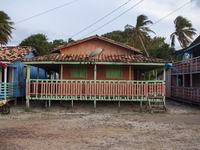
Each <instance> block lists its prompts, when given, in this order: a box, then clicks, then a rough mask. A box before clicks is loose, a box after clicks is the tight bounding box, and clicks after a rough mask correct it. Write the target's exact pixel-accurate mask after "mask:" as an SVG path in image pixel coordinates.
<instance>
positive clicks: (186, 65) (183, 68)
mask: <svg viewBox="0 0 200 150" xmlns="http://www.w3.org/2000/svg"><path fill="white" fill-rule="evenodd" d="M173 67H174V68H176V69H177V70H178V71H179V72H180V73H184V72H199V71H200V57H195V58H191V59H188V60H183V61H177V62H174V63H173ZM173 73H177V71H176V70H174V69H172V74H173Z"/></svg>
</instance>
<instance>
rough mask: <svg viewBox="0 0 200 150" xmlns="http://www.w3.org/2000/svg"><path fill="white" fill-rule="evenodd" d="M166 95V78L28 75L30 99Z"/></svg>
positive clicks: (141, 98) (119, 98)
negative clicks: (100, 78) (66, 77)
mask: <svg viewBox="0 0 200 150" xmlns="http://www.w3.org/2000/svg"><path fill="white" fill-rule="evenodd" d="M164 95H165V83H164V81H163V80H152V81H151V80H150V81H129V80H128V81H123V80H116V81H115V80H106V81H105V80H59V79H57V80H50V79H45V80H42V79H29V80H27V82H26V98H27V99H30V100H92V101H94V100H96V101H147V99H148V96H163V97H164Z"/></svg>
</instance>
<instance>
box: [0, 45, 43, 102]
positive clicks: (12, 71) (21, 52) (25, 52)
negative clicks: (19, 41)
mask: <svg viewBox="0 0 200 150" xmlns="http://www.w3.org/2000/svg"><path fill="white" fill-rule="evenodd" d="M35 56H39V55H38V53H37V52H36V50H35V49H34V48H33V47H30V46H16V47H0V62H1V65H0V86H1V89H0V99H8V98H17V97H18V98H19V97H20V98H23V97H25V95H26V93H25V89H26V72H27V65H24V64H22V63H21V59H25V58H32V57H35ZM30 70H31V73H30V74H31V75H30V77H31V78H33V79H37V78H41V79H44V78H45V77H46V76H45V71H44V70H43V69H40V70H39V74H37V70H38V69H37V68H36V67H32V66H31V68H30ZM16 102H17V100H16V101H15V105H16Z"/></svg>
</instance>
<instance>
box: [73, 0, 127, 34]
mask: <svg viewBox="0 0 200 150" xmlns="http://www.w3.org/2000/svg"><path fill="white" fill-rule="evenodd" d="M130 1H131V0H128V1H127V2H126V3H124V4H123V5H121V6H120V7H118V8H116V9H115V10H113V11H111V12H110V13H109V14H107V15H105V16H104V17H102V18H101V19H99V20H97V21H96V22H94V23H93V24H91V25H89V26H88V27H86V28H84V29H83V30H81V31H79V32H78V33H76V34H74V35H72V36H71V38H72V37H74V36H76V35H78V34H80V33H81V32H83V31H85V30H87V29H88V28H90V27H92V26H93V25H95V24H97V23H98V22H100V21H101V20H103V19H104V18H106V17H108V16H109V15H111V14H112V13H114V12H115V11H117V10H118V9H120V8H122V7H123V6H124V5H126V4H128V3H129V2H130Z"/></svg>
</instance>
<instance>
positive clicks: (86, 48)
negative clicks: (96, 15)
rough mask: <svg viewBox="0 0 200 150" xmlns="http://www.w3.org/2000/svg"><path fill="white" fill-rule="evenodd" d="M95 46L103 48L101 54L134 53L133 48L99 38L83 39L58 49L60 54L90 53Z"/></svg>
mask: <svg viewBox="0 0 200 150" xmlns="http://www.w3.org/2000/svg"><path fill="white" fill-rule="evenodd" d="M97 48H103V49H104V51H103V53H102V54H104V55H107V54H116V55H125V54H130V55H131V54H134V51H133V50H130V49H127V48H124V47H121V46H118V45H114V44H112V43H109V42H106V41H103V40H100V39H92V40H89V41H85V42H82V43H79V44H76V45H73V46H70V47H66V48H63V49H61V50H60V52H61V53H62V54H90V53H91V52H92V51H93V50H95V49H97Z"/></svg>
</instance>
